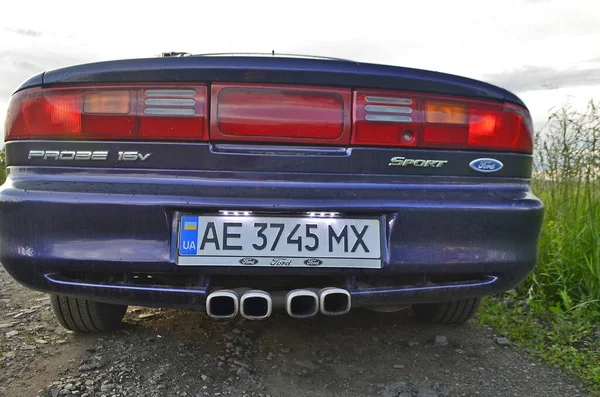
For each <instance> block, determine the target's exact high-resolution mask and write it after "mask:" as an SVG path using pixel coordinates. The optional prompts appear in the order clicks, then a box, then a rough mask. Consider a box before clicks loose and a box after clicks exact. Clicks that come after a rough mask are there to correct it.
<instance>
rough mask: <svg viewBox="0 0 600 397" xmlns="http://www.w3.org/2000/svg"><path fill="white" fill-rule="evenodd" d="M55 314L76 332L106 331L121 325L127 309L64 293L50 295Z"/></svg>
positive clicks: (123, 306)
mask: <svg viewBox="0 0 600 397" xmlns="http://www.w3.org/2000/svg"><path fill="white" fill-rule="evenodd" d="M50 303H51V305H52V310H53V311H54V316H56V319H57V320H58V322H59V323H60V325H62V326H63V327H65V328H66V329H68V330H71V331H74V332H83V333H89V332H106V331H112V330H114V329H116V328H118V327H119V326H120V325H121V320H122V319H123V316H124V315H125V311H127V306H125V305H113V304H110V303H101V302H95V301H90V300H87V299H80V298H73V297H70V296H64V295H50Z"/></svg>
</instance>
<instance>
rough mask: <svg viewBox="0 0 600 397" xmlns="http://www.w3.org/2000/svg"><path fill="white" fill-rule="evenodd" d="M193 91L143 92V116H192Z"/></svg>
mask: <svg viewBox="0 0 600 397" xmlns="http://www.w3.org/2000/svg"><path fill="white" fill-rule="evenodd" d="M195 96H196V91H195V90H185V89H182V90H159V89H153V90H145V99H144V114H146V115H148V116H193V115H194V114H196V111H195V109H194V107H195V106H196V100H195V99H194V97H195Z"/></svg>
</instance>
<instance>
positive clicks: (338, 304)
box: [318, 287, 352, 316]
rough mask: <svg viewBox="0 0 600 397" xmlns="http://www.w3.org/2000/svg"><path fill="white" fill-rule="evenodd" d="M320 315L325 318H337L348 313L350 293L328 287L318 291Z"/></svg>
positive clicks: (350, 303)
mask: <svg viewBox="0 0 600 397" xmlns="http://www.w3.org/2000/svg"><path fill="white" fill-rule="evenodd" d="M318 294H319V306H320V308H321V313H323V314H325V315H327V316H339V315H342V314H346V313H348V312H349V311H350V308H351V306H352V298H351V297H350V292H348V291H346V290H345V289H342V288H334V287H328V288H323V289H321V290H320V291H319V293H318Z"/></svg>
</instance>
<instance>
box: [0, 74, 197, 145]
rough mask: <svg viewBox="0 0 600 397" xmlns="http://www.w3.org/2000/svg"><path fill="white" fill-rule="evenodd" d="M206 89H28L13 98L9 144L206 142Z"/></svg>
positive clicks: (125, 87) (9, 115) (167, 87)
mask: <svg viewBox="0 0 600 397" xmlns="http://www.w3.org/2000/svg"><path fill="white" fill-rule="evenodd" d="M207 105H208V101H207V90H206V87H205V86H204V85H173V86H152V85H147V86H146V85H144V86H105V87H103V86H94V87H77V88H50V89H39V88H36V89H30V90H25V91H21V92H19V93H17V94H15V95H14V96H13V98H12V99H11V102H10V105H9V107H8V113H7V118H6V128H5V131H6V138H5V139H6V140H7V141H8V140H15V139H131V140H142V139H144V140H148V139H150V140H156V139H161V140H206V135H207V117H206V114H207Z"/></svg>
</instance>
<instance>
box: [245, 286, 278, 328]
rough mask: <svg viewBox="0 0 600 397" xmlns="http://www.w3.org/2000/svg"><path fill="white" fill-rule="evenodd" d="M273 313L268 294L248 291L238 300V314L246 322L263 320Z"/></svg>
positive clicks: (271, 302) (259, 291) (271, 301)
mask: <svg viewBox="0 0 600 397" xmlns="http://www.w3.org/2000/svg"><path fill="white" fill-rule="evenodd" d="M272 311H273V300H272V299H271V295H269V293H268V292H265V291H261V290H257V289H256V290H250V291H247V292H244V294H243V295H242V297H241V298H240V314H241V315H242V317H244V318H245V319H248V320H264V319H266V318H267V317H269V316H270V315H271V312H272Z"/></svg>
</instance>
